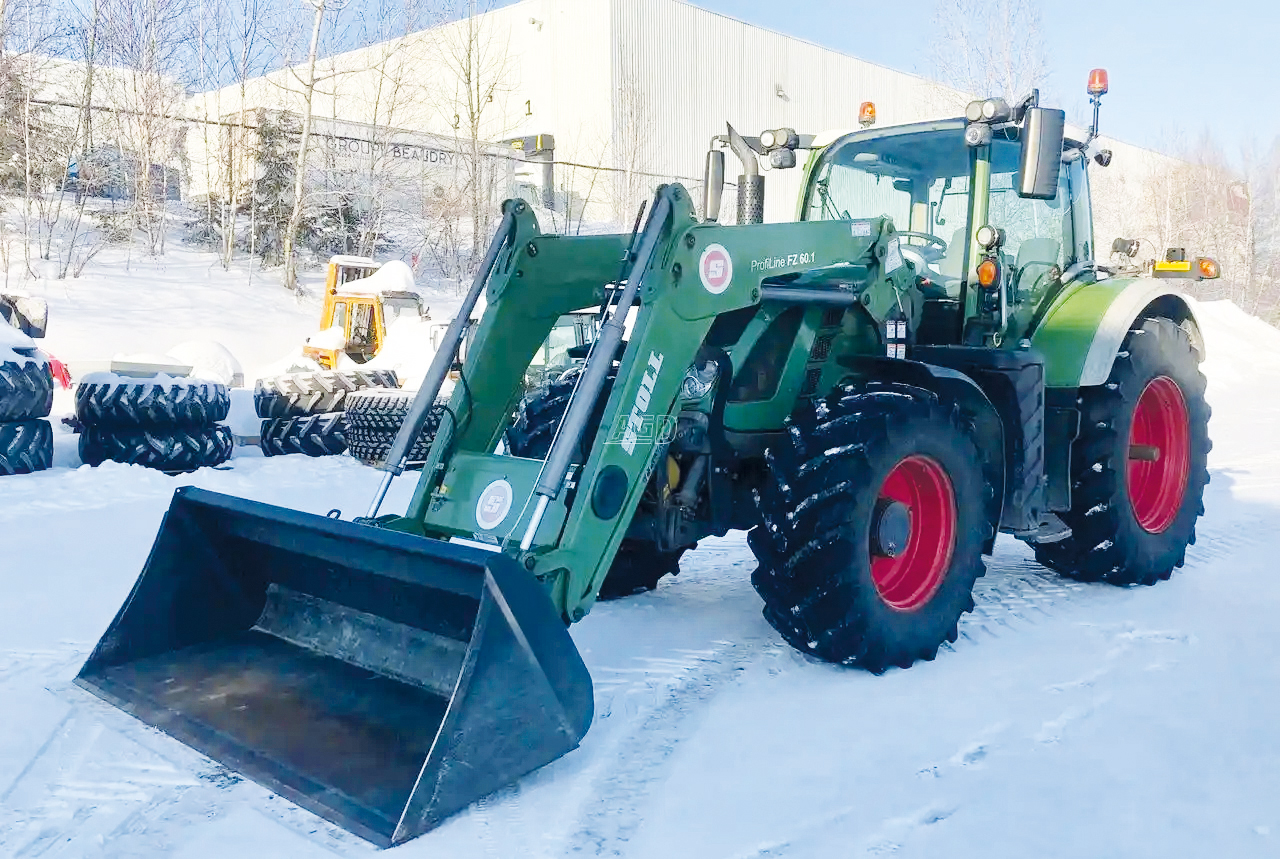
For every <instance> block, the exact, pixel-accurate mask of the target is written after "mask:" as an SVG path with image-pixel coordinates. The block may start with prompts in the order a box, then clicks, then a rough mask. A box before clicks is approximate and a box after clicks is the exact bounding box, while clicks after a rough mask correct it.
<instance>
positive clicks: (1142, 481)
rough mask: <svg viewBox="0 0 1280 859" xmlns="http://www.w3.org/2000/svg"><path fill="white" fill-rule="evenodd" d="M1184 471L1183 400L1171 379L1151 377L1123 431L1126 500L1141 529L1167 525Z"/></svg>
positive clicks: (1183, 486)
mask: <svg viewBox="0 0 1280 859" xmlns="http://www.w3.org/2000/svg"><path fill="white" fill-rule="evenodd" d="M1190 470H1191V428H1190V420H1189V418H1188V416H1187V401H1186V399H1185V398H1184V397H1183V396H1182V389H1181V388H1179V387H1178V383H1177V382H1175V381H1173V379H1170V378H1169V377H1168V376H1157V377H1155V378H1154V379H1152V380H1151V381H1150V382H1148V383H1147V386H1146V387H1145V388H1143V389H1142V396H1140V397H1138V405H1137V406H1135V407H1134V409H1133V426H1132V427H1131V428H1130V429H1129V467H1128V483H1129V503H1130V504H1131V505H1133V515H1134V518H1136V519H1137V520H1138V524H1139V525H1140V526H1142V529H1143V530H1144V531H1148V532H1150V533H1152V534H1159V533H1161V532H1162V531H1164V530H1165V529H1166V528H1168V527H1169V526H1170V525H1172V524H1173V520H1174V519H1176V518H1177V517H1178V511H1179V510H1181V509H1182V498H1183V496H1184V495H1185V494H1186V492H1187V474H1188V472H1189V471H1190Z"/></svg>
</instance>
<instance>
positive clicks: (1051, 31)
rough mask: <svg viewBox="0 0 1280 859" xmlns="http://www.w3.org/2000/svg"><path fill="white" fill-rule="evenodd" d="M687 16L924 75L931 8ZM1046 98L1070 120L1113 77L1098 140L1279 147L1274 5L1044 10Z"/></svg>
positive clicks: (927, 0)
mask: <svg viewBox="0 0 1280 859" xmlns="http://www.w3.org/2000/svg"><path fill="white" fill-rule="evenodd" d="M690 2H692V3H693V5H696V6H701V7H702V8H704V9H709V10H711V11H713V12H719V13H721V14H724V15H729V16H732V17H734V18H738V19H740V20H743V21H747V22H748V23H751V24H757V25H759V26H762V27H767V28H769V29H771V30H778V31H781V32H784V33H787V34H788V35H791V36H796V37H798V38H801V39H807V40H809V41H811V42H816V43H817V44H820V45H823V46H825V47H828V48H832V49H834V50H837V51H841V52H844V53H847V54H852V55H854V56H857V57H861V58H862V59H865V60H870V61H872V62H876V63H880V64H881V65H885V66H889V67H891V68H895V69H899V70H901V71H906V72H914V73H916V74H921V75H929V74H930V67H929V44H930V39H931V38H932V37H933V33H932V28H931V26H930V22H931V21H932V18H933V12H934V9H935V7H936V0H894V2H892V3H882V2H867V0H804V2H802V3H796V2H780V0H690ZM1041 10H1042V11H1041V16H1042V21H1043V29H1044V38H1045V43H1046V47H1047V48H1048V51H1049V61H1050V75H1051V77H1050V80H1049V82H1048V87H1047V89H1048V90H1049V92H1050V93H1051V94H1052V96H1053V97H1056V99H1058V104H1059V106H1061V107H1065V108H1067V109H1068V110H1071V109H1073V108H1077V109H1080V110H1083V109H1084V108H1086V107H1087V105H1088V96H1087V95H1086V94H1085V91H1084V90H1085V83H1086V81H1087V79H1088V76H1089V70H1090V69H1091V68H1094V67H1098V66H1101V67H1103V68H1106V69H1107V71H1108V72H1109V74H1110V78H1111V92H1110V93H1109V94H1108V95H1107V96H1105V97H1104V98H1103V102H1102V130H1103V132H1104V133H1106V134H1110V135H1113V136H1115V137H1117V138H1119V139H1121V140H1125V141H1128V142H1130V143H1136V144H1139V145H1142V146H1150V147H1152V148H1156V149H1167V148H1169V145H1170V143H1171V142H1172V141H1173V139H1174V138H1175V137H1176V136H1177V134H1178V133H1179V132H1181V133H1182V134H1183V135H1184V136H1185V137H1188V138H1194V137H1196V136H1197V135H1199V134H1200V133H1201V132H1202V131H1203V130H1204V129H1205V128H1206V127H1208V128H1210V129H1211V131H1212V133H1213V136H1214V137H1215V138H1216V139H1217V141H1218V142H1219V143H1220V144H1221V145H1223V146H1224V148H1226V149H1227V150H1228V154H1229V155H1231V156H1232V157H1233V159H1234V157H1235V156H1236V155H1237V153H1238V151H1239V149H1240V147H1241V146H1242V145H1244V144H1246V143H1247V142H1249V141H1250V140H1252V141H1254V142H1255V143H1256V144H1257V145H1258V146H1259V147H1266V146H1269V145H1270V144H1271V142H1272V141H1273V140H1275V139H1276V138H1277V137H1280V5H1277V4H1276V3H1275V2H1274V0H1270V2H1266V0H1213V2H1204V0H1200V2H1191V0H1113V2H1102V3H1068V2H1063V0H1054V2H1045V3H1042V4H1041Z"/></svg>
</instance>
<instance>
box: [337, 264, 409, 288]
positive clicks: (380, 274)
mask: <svg viewBox="0 0 1280 859" xmlns="http://www.w3.org/2000/svg"><path fill="white" fill-rule="evenodd" d="M342 291H343V292H350V293H353V294H355V295H377V294H378V293H380V292H388V291H392V292H413V291H414V282H413V269H411V268H409V266H408V265H407V264H406V263H405V262H404V261H403V260H398V259H393V260H389V261H387V262H384V263H383V264H382V268H380V269H378V270H377V271H375V272H374V273H373V274H371V275H369V276H368V277H362V278H360V279H359V280H352V281H348V282H347V283H345V284H343V285H342Z"/></svg>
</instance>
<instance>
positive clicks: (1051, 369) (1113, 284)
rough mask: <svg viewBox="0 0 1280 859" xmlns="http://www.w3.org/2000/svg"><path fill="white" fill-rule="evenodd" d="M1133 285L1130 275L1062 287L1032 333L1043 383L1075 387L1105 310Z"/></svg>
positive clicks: (1054, 386) (1053, 386)
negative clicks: (1040, 359) (1041, 362)
mask: <svg viewBox="0 0 1280 859" xmlns="http://www.w3.org/2000/svg"><path fill="white" fill-rule="evenodd" d="M1135 287H1137V288H1141V287H1140V286H1139V285H1138V284H1136V283H1135V279H1133V278H1115V279H1111V280H1104V281H1101V282H1100V283H1087V284H1086V283H1076V284H1072V285H1069V286H1067V287H1066V288H1065V289H1063V290H1062V292H1061V293H1060V294H1059V295H1058V297H1057V299H1056V300H1055V301H1054V303H1053V305H1052V306H1051V307H1050V308H1049V311H1048V313H1046V314H1045V317H1044V321H1043V322H1041V323H1040V325H1039V326H1038V327H1037V328H1036V330H1035V332H1034V333H1033V334H1032V336H1031V343H1032V345H1034V346H1035V347H1036V348H1037V349H1039V350H1040V351H1041V352H1042V353H1044V356H1045V384H1046V385H1048V386H1049V387H1051V388H1074V387H1077V386H1078V385H1079V384H1080V375H1081V371H1082V370H1083V369H1084V362H1085V357H1086V356H1087V355H1088V354H1089V348H1090V346H1091V345H1092V344H1093V340H1094V337H1095V336H1096V335H1097V333H1098V329H1099V328H1100V327H1101V325H1102V323H1103V319H1104V317H1105V316H1106V315H1107V311H1108V310H1109V309H1110V308H1111V306H1112V304H1113V303H1114V302H1115V301H1116V299H1117V298H1119V297H1120V296H1121V294H1123V293H1124V292H1125V291H1126V290H1129V289H1132V288H1135ZM1139 309H1140V308H1139ZM1135 316H1136V312H1135ZM1131 321H1132V317H1131V318H1130V319H1126V320H1125V321H1124V323H1123V324H1124V325H1125V327H1126V329H1127V327H1128V324H1129V322H1131Z"/></svg>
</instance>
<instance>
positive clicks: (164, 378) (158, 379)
mask: <svg viewBox="0 0 1280 859" xmlns="http://www.w3.org/2000/svg"><path fill="white" fill-rule="evenodd" d="M77 381H78V382H80V383H81V384H84V385H142V386H145V387H151V386H155V387H158V388H180V387H187V386H190V385H217V384H221V383H220V382H218V381H217V380H216V379H197V378H194V377H192V376H170V375H169V374H168V373H157V374H156V375H154V376H127V375H125V374H123V373H112V372H110V371H108V370H100V371H98V372H96V373H85V374H84V375H83V376H81V377H80V378H79V379H78V380H77Z"/></svg>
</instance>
